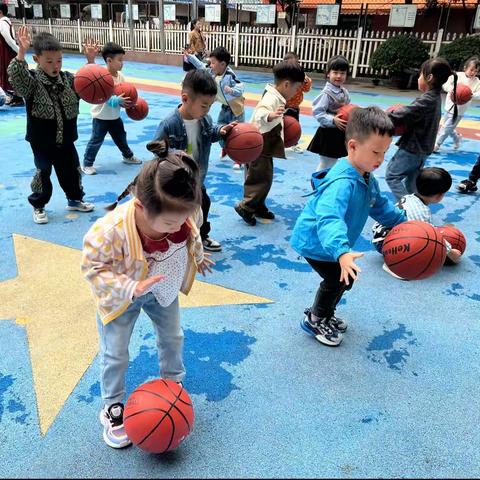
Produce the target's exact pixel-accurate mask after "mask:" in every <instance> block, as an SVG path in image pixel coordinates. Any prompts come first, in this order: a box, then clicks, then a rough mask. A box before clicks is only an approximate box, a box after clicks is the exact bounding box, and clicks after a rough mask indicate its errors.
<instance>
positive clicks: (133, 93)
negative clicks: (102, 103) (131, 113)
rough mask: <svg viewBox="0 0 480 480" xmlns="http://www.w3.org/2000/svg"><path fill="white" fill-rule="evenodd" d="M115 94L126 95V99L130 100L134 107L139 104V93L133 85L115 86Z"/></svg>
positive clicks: (125, 83)
mask: <svg viewBox="0 0 480 480" xmlns="http://www.w3.org/2000/svg"><path fill="white" fill-rule="evenodd" d="M113 93H114V94H115V95H118V96H120V95H124V96H125V98H128V99H129V100H130V101H131V102H132V105H135V104H136V103H137V99H138V92H137V89H136V88H135V85H132V84H131V83H128V82H120V83H117V84H116V85H115V88H114V90H113Z"/></svg>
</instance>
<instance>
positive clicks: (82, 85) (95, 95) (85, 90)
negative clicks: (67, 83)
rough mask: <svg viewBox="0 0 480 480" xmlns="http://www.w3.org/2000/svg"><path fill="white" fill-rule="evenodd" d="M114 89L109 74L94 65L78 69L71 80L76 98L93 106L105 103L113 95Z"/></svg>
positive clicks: (103, 68)
mask: <svg viewBox="0 0 480 480" xmlns="http://www.w3.org/2000/svg"><path fill="white" fill-rule="evenodd" d="M114 87H115V85H114V82H113V77H112V75H111V74H110V72H109V71H108V70H107V69H106V68H105V67H102V66H101V65H96V64H95V63H90V64H88V65H85V66H83V67H82V68H80V69H79V70H78V71H77V73H76V74H75V78H74V79H73V88H74V89H75V91H76V92H77V93H78V96H79V97H80V98H81V99H82V100H85V101H86V102H88V103H93V104H100V103H105V102H106V101H107V100H108V99H109V98H110V97H111V96H112V95H113V89H114Z"/></svg>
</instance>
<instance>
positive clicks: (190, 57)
mask: <svg viewBox="0 0 480 480" xmlns="http://www.w3.org/2000/svg"><path fill="white" fill-rule="evenodd" d="M187 58H188V61H189V62H190V63H191V64H192V65H193V66H194V67H195V68H196V69H198V70H200V69H201V70H206V69H207V66H206V65H205V64H204V63H203V62H202V61H201V60H199V59H198V58H197V57H196V56H195V55H192V54H191V53H189V54H188V55H187Z"/></svg>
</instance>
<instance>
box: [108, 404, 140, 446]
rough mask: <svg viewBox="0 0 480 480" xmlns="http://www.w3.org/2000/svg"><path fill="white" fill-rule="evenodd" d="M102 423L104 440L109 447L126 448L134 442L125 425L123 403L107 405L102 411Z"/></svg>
mask: <svg viewBox="0 0 480 480" xmlns="http://www.w3.org/2000/svg"><path fill="white" fill-rule="evenodd" d="M100 423H101V424H102V425H103V440H104V441H105V443H106V444H107V445H108V446H109V447H112V448H125V447H128V446H129V445H131V444H132V441H131V440H130V439H129V438H128V436H127V432H125V427H124V425H123V404H122V403H114V404H113V405H110V406H109V407H107V406H105V407H104V408H103V410H102V411H101V412H100Z"/></svg>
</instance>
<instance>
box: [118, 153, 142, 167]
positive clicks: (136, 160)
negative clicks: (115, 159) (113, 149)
mask: <svg viewBox="0 0 480 480" xmlns="http://www.w3.org/2000/svg"><path fill="white" fill-rule="evenodd" d="M122 162H123V163H128V164H129V165H140V164H141V163H142V161H141V160H140V159H139V158H137V157H136V156H135V155H134V156H133V157H130V158H127V157H122Z"/></svg>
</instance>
